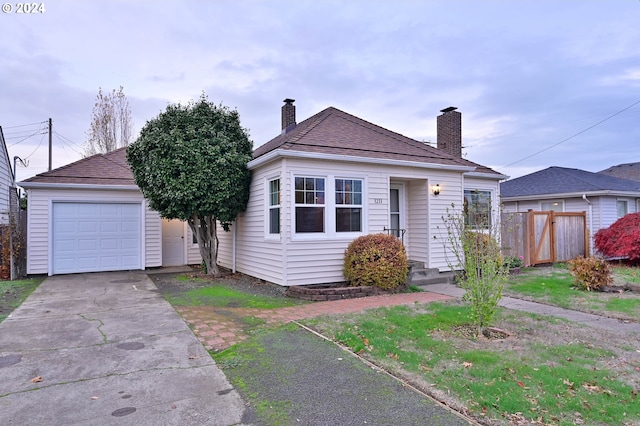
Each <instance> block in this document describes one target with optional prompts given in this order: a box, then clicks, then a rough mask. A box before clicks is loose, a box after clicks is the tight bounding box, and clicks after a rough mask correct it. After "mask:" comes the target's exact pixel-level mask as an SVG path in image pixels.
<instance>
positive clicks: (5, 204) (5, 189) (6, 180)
mask: <svg viewBox="0 0 640 426" xmlns="http://www.w3.org/2000/svg"><path fill="white" fill-rule="evenodd" d="M11 192H13V194H14V195H15V194H16V190H15V188H14V184H13V170H12V169H11V161H10V160H9V152H8V151H7V144H6V143H5V140H4V133H3V132H2V127H1V126H0V225H4V224H7V223H9V209H10V208H14V209H17V207H18V206H17V205H15V204H14V206H11V205H10V204H11V198H12V197H11V195H10V194H11ZM13 198H14V200H17V196H15V197H13Z"/></svg>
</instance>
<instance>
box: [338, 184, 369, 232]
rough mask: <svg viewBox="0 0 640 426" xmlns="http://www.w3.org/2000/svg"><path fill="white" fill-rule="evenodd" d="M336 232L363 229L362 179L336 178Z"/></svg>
mask: <svg viewBox="0 0 640 426" xmlns="http://www.w3.org/2000/svg"><path fill="white" fill-rule="evenodd" d="M335 184H336V189H335V192H336V232H360V231H362V181H361V180H360V179H336V180H335Z"/></svg>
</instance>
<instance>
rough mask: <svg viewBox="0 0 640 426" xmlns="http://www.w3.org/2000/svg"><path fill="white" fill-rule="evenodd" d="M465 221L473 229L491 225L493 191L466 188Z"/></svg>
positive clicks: (485, 227)
mask: <svg viewBox="0 0 640 426" xmlns="http://www.w3.org/2000/svg"><path fill="white" fill-rule="evenodd" d="M464 221H465V225H467V226H469V227H471V228H472V229H489V228H490V227H491V192H490V191H478V190H467V189H465V190H464Z"/></svg>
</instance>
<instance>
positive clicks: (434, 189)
mask: <svg viewBox="0 0 640 426" xmlns="http://www.w3.org/2000/svg"><path fill="white" fill-rule="evenodd" d="M431 191H432V192H433V195H436V196H438V195H440V184H439V183H438V184H436V185H433V186H432V187H431Z"/></svg>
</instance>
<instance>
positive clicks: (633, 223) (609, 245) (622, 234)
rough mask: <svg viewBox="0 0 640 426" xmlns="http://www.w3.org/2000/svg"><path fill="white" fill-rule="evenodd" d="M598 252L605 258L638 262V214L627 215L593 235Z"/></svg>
mask: <svg viewBox="0 0 640 426" xmlns="http://www.w3.org/2000/svg"><path fill="white" fill-rule="evenodd" d="M594 243H595V246H596V248H597V249H598V251H600V253H602V254H603V255H604V256H606V257H626V258H628V259H629V260H630V261H637V260H640V213H629V214H628V215H625V216H623V217H621V218H620V219H618V220H617V221H616V222H615V223H614V224H613V225H611V226H610V227H608V228H605V229H601V230H599V231H598V232H596V234H595V235H594Z"/></svg>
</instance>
